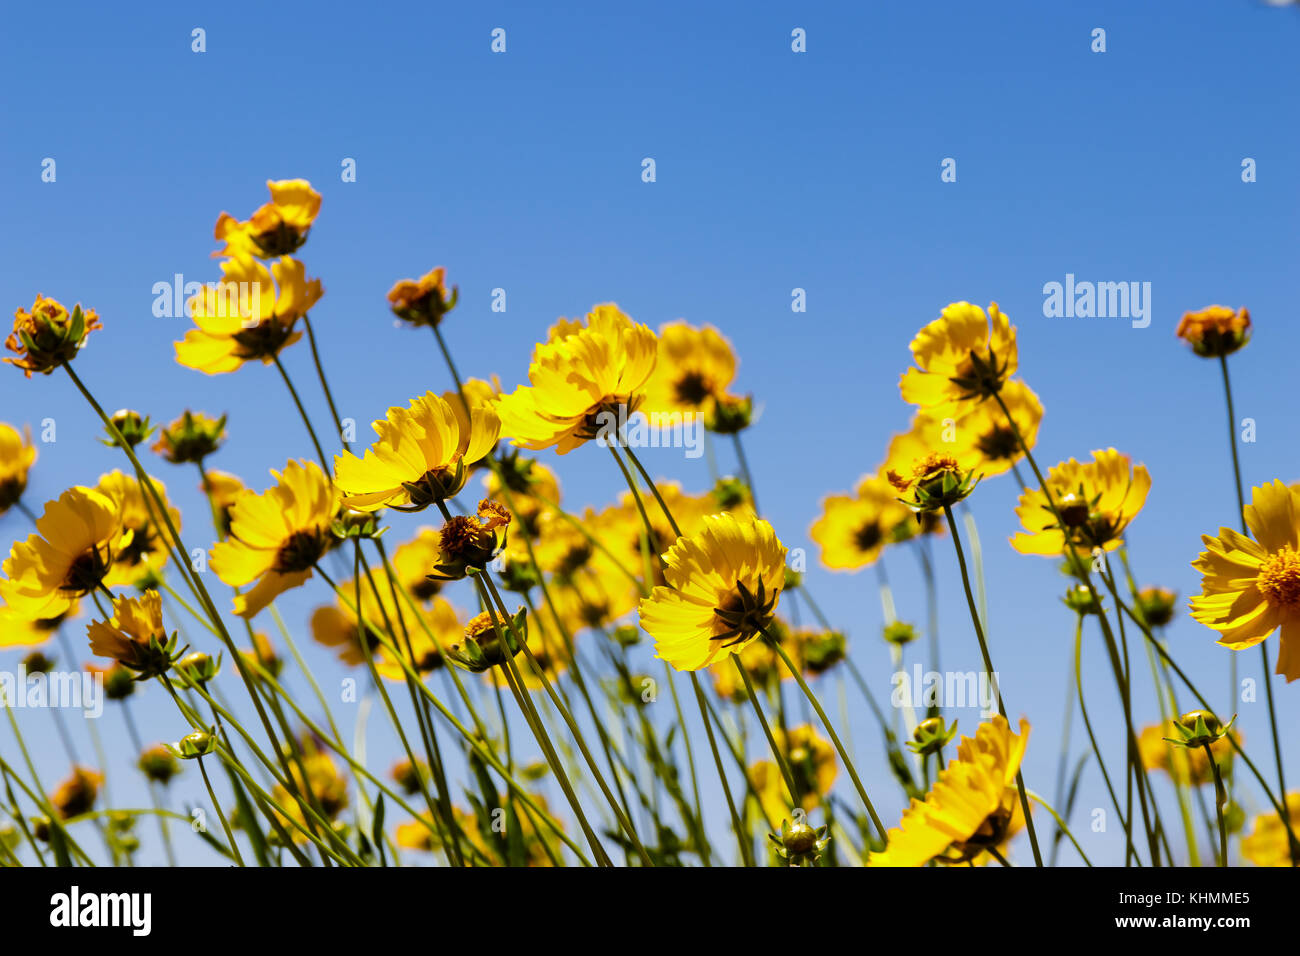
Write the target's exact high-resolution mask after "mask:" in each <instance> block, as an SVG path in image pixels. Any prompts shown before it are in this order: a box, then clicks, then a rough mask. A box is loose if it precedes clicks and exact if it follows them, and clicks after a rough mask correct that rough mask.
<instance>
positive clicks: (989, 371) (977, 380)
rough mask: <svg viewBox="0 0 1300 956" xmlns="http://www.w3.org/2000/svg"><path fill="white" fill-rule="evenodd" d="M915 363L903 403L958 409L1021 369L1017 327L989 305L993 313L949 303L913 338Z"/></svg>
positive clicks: (901, 384)
mask: <svg viewBox="0 0 1300 956" xmlns="http://www.w3.org/2000/svg"><path fill="white" fill-rule="evenodd" d="M911 349H912V357H913V358H914V359H915V361H916V367H915V368H910V369H908V370H907V371H906V372H904V373H903V376H902V378H901V379H900V381H899V388H900V390H901V391H902V394H903V401H905V402H909V403H911V404H913V405H919V406H920V407H922V408H933V409H938V410H948V411H958V410H960V408H961V406H962V405H963V404H965V403H969V402H974V401H981V400H984V399H987V398H990V397H991V396H993V395H995V394H997V393H998V392H999V391H1001V389H1002V386H1003V384H1004V383H1005V382H1006V380H1007V379H1008V378H1009V377H1010V376H1012V375H1014V374H1015V373H1016V368H1017V365H1018V357H1017V351H1016V330H1015V327H1014V326H1013V325H1012V324H1011V322H1010V321H1009V320H1008V319H1007V317H1006V316H1005V315H1004V314H1003V313H1002V311H1001V310H1000V309H999V308H998V304H997V303H996V302H991V303H989V311H988V315H987V316H985V314H984V310H983V309H981V308H980V307H979V306H977V305H972V304H971V303H969V302H953V303H952V304H950V305H949V306H947V307H946V308H945V309H944V310H943V312H942V313H941V314H940V316H939V318H937V319H935V320H934V321H933V322H931V323H930V324H929V325H927V326H925V328H923V329H921V331H920V332H918V333H917V336H916V338H914V339H913V340H912V345H911Z"/></svg>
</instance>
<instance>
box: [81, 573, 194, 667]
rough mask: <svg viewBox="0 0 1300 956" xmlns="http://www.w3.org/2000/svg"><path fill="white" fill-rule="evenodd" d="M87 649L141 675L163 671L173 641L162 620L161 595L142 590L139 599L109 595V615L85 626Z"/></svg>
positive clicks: (166, 664) (168, 659) (169, 658)
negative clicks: (88, 645)
mask: <svg viewBox="0 0 1300 956" xmlns="http://www.w3.org/2000/svg"><path fill="white" fill-rule="evenodd" d="M86 635H87V636H88V637H89V638H90V652H91V653H92V654H94V655H96V656H97V657H107V658H109V659H110V660H115V661H117V662H118V663H119V664H121V665H122V666H123V667H126V668H129V669H130V670H133V671H136V672H138V673H139V675H140V677H141V678H146V677H156V676H158V675H159V674H164V673H166V672H167V669H168V668H169V667H170V666H171V664H172V650H173V649H174V647H175V643H174V641H172V639H171V638H170V637H168V635H167V628H166V627H165V626H164V625H163V619H162V595H160V594H159V593H158V592H157V591H146V592H145V593H144V594H143V595H142V596H141V597H139V598H129V597H115V598H113V616H112V617H110V618H109V619H108V620H107V621H92V622H91V624H90V626H89V627H88V628H86Z"/></svg>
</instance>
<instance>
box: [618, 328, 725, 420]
mask: <svg viewBox="0 0 1300 956" xmlns="http://www.w3.org/2000/svg"><path fill="white" fill-rule="evenodd" d="M735 377H736V355H735V353H734V352H733V351H732V350H731V343H730V342H728V341H727V340H726V339H725V338H723V336H722V333H721V332H719V331H718V330H717V329H715V328H714V327H713V326H711V325H706V326H704V327H703V328H700V329H697V328H695V327H694V326H692V325H688V324H687V323H685V322H669V323H667V324H665V325H662V326H660V327H659V359H658V361H657V363H656V364H655V370H654V374H653V375H651V376H650V380H649V381H647V382H646V385H645V402H644V404H643V405H642V409H641V410H642V411H644V412H647V413H654V412H661V413H668V414H671V413H673V412H681V413H684V414H686V415H689V414H691V413H693V412H700V413H704V414H707V413H708V412H709V411H711V410H712V408H713V405H714V402H715V401H716V400H717V399H718V398H720V397H722V396H723V395H725V394H726V391H727V386H729V385H730V384H731V380H732V379H734V378H735Z"/></svg>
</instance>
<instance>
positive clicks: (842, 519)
mask: <svg viewBox="0 0 1300 956" xmlns="http://www.w3.org/2000/svg"><path fill="white" fill-rule="evenodd" d="M909 520H913V519H912V515H911V512H910V511H909V510H908V508H907V506H906V505H904V504H903V503H902V502H901V501H899V500H898V492H897V491H895V490H894V489H893V488H892V487H891V486H890V485H889V483H888V482H886V481H884V480H883V479H881V478H878V477H876V476H874V475H868V476H866V477H865V478H863V480H862V481H861V482H859V484H858V489H857V493H856V494H855V495H830V496H829V497H827V498H823V499H822V513H821V517H819V518H818V519H817V520H816V521H814V522H813V525H812V527H811V528H809V529H808V534H809V536H810V537H811V538H812V539H813V540H814V541H815V542H817V544H818V545H819V546H820V547H821V561H822V564H823V565H825V566H826V567H828V568H830V569H831V570H833V571H857V570H860V569H861V568H865V567H868V566H870V565H872V564H875V562H876V559H877V558H879V557H880V552H881V551H882V550H884V547H885V545H886V544H889V543H890V541H891V536H892V535H893V531H894V529H895V528H897V527H898V526H899V525H900V524H902V523H903V522H904V521H909Z"/></svg>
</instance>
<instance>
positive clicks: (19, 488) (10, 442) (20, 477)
mask: <svg viewBox="0 0 1300 956" xmlns="http://www.w3.org/2000/svg"><path fill="white" fill-rule="evenodd" d="M34 461H36V446H35V445H33V444H32V435H31V432H30V431H28V430H26V429H24V430H23V433H22V434H21V435H20V434H18V432H17V431H15V430H14V429H13V428H11V427H10V426H8V425H6V424H5V423H4V422H0V515H3V514H4V513H5V512H6V511H8V510H9V509H10V508H12V507H13V506H14V505H16V504H17V503H18V499H19V498H21V497H22V496H23V492H24V491H26V490H27V472H28V471H29V470H30V469H31V467H32V462H34Z"/></svg>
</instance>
